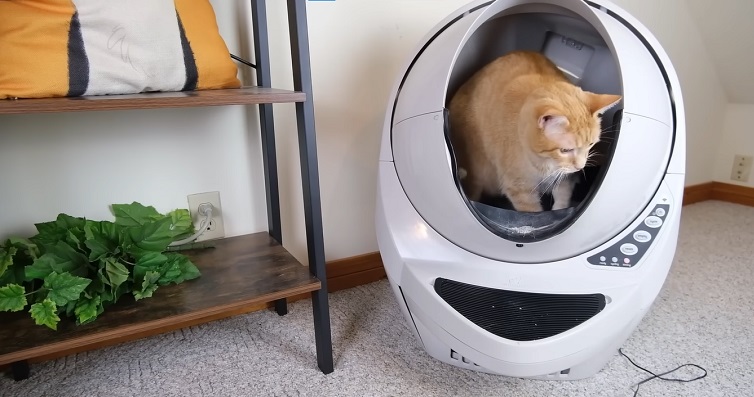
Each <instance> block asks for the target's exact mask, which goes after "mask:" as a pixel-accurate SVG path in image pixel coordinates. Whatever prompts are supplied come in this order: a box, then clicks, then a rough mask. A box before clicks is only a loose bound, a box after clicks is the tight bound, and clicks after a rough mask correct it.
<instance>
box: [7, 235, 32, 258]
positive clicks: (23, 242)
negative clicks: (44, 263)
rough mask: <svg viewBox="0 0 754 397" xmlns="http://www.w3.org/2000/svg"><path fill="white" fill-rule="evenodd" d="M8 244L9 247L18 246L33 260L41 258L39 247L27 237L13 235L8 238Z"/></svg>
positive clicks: (17, 247) (20, 250)
mask: <svg viewBox="0 0 754 397" xmlns="http://www.w3.org/2000/svg"><path fill="white" fill-rule="evenodd" d="M6 245H7V246H8V247H16V249H18V251H19V252H21V253H23V254H24V255H26V256H27V257H29V258H30V259H32V260H34V259H37V258H39V255H40V254H39V247H37V245H36V244H34V243H33V242H32V241H31V240H29V239H27V238H20V237H11V238H9V239H8V242H7V243H6Z"/></svg>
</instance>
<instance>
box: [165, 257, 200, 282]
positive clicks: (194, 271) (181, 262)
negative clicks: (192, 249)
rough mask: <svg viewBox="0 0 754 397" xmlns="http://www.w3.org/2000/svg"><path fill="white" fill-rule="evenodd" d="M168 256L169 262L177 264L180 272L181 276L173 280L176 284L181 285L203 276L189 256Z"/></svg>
mask: <svg viewBox="0 0 754 397" xmlns="http://www.w3.org/2000/svg"><path fill="white" fill-rule="evenodd" d="M167 256H168V260H169V261H172V262H173V263H175V264H176V265H177V267H178V269H179V270H180V275H179V276H178V277H176V278H175V279H174V280H173V282H174V283H176V284H179V283H182V282H184V281H186V280H193V279H195V278H197V277H199V276H200V275H201V272H199V269H198V268H197V267H196V265H194V263H193V262H191V260H190V259H189V258H188V257H187V256H185V255H181V254H173V253H170V254H168V255H167Z"/></svg>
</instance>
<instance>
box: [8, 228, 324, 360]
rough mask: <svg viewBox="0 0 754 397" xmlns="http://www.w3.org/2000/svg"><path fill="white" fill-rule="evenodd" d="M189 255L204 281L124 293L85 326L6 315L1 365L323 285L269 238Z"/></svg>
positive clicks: (231, 241)
mask: <svg viewBox="0 0 754 397" xmlns="http://www.w3.org/2000/svg"><path fill="white" fill-rule="evenodd" d="M186 254H187V255H188V256H190V257H191V259H192V261H193V262H194V263H195V264H196V266H197V267H198V268H199V270H200V271H201V273H202V275H201V277H199V278H197V279H194V280H191V281H186V282H184V283H182V284H179V285H168V286H162V287H160V288H159V289H158V290H157V291H156V292H155V294H154V296H153V297H151V298H147V299H143V300H140V301H138V302H137V301H134V300H133V298H131V297H130V296H126V295H124V296H123V297H122V298H121V300H120V301H119V302H118V303H117V304H115V305H113V306H110V307H108V308H106V309H105V312H104V313H102V314H101V315H100V317H99V318H97V320H95V321H94V322H92V323H89V324H86V325H82V326H77V325H75V323H74V322H73V321H70V320H68V319H67V318H66V319H62V320H61V322H60V323H59V324H58V330H57V331H53V330H51V329H48V328H47V327H44V326H38V325H35V324H34V321H33V320H32V319H31V317H30V316H29V313H28V312H26V311H22V312H16V313H0V365H4V364H9V363H13V362H17V361H22V360H30V359H34V358H35V357H42V356H49V355H54V354H55V353H58V352H65V351H71V350H72V349H80V348H86V347H87V346H96V345H103V344H107V342H108V341H124V340H128V339H129V338H128V337H129V336H138V335H141V336H143V335H148V334H150V331H155V330H158V331H159V330H170V329H177V328H179V326H181V325H187V324H198V323H201V322H203V321H202V320H204V319H206V320H207V321H209V320H213V319H217V318H222V317H223V315H225V314H227V316H230V315H234V314H237V313H239V311H242V309H243V308H245V307H249V306H253V305H259V304H260V303H265V302H270V301H274V300H277V299H281V298H286V297H289V296H293V295H296V294H301V293H306V292H311V291H316V290H319V289H320V287H321V283H320V281H319V280H318V279H317V278H315V277H314V276H312V275H311V273H310V272H309V269H308V268H307V267H306V266H303V265H301V263H299V262H298V261H297V260H296V259H295V258H294V257H293V256H292V255H291V254H289V253H288V252H287V251H286V250H285V249H284V248H283V247H282V246H281V245H280V244H278V243H277V242H276V241H275V240H274V239H272V238H271V237H270V236H269V234H268V233H267V232H262V233H255V234H249V235H245V236H238V237H231V238H226V239H223V240H218V241H217V243H216V247H215V248H208V249H204V250H198V251H186ZM130 339H135V338H130Z"/></svg>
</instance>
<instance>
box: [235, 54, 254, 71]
mask: <svg viewBox="0 0 754 397" xmlns="http://www.w3.org/2000/svg"><path fill="white" fill-rule="evenodd" d="M230 57H231V58H233V59H235V60H236V61H238V62H241V63H242V64H244V65H246V66H248V67H251V68H254V69H256V68H257V65H254V64H253V63H251V62H249V61H247V60H245V59H243V58H241V57H239V56H236V55H233V54H230Z"/></svg>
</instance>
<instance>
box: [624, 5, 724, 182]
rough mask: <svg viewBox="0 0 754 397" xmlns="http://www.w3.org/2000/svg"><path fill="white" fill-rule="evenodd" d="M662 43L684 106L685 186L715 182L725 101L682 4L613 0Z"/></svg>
mask: <svg viewBox="0 0 754 397" xmlns="http://www.w3.org/2000/svg"><path fill="white" fill-rule="evenodd" d="M613 2H614V3H615V4H618V5H619V6H621V7H623V8H624V9H625V10H626V11H628V12H630V13H631V14H632V15H633V16H634V17H635V18H637V19H638V20H640V21H641V22H642V23H643V24H644V25H645V26H647V28H648V29H649V30H650V31H652V33H653V34H654V35H655V37H657V40H659V41H660V43H661V44H662V46H663V48H665V51H666V52H667V53H668V56H670V59H671V61H672V62H673V66H674V67H675V69H676V72H677V73H678V78H679V79H680V81H681V87H682V90H683V100H684V104H685V107H686V129H687V148H686V150H687V157H686V186H689V185H695V184H699V183H703V182H708V181H711V180H712V179H713V175H714V168H715V162H716V158H715V156H716V153H717V147H718V141H719V139H718V137H719V135H720V131H721V125H722V123H723V117H724V113H725V106H726V104H727V98H726V96H725V92H724V90H723V87H722V85H721V83H720V79H719V78H718V76H717V72H716V70H715V66H714V64H713V62H712V61H711V58H710V54H709V52H708V51H707V48H706V47H705V46H704V44H703V43H704V41H703V40H702V36H701V34H700V33H699V29H698V28H697V25H696V23H695V21H694V19H693V18H692V15H691V13H690V12H689V8H688V5H687V4H686V2H685V1H684V0H663V1H655V0H613Z"/></svg>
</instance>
